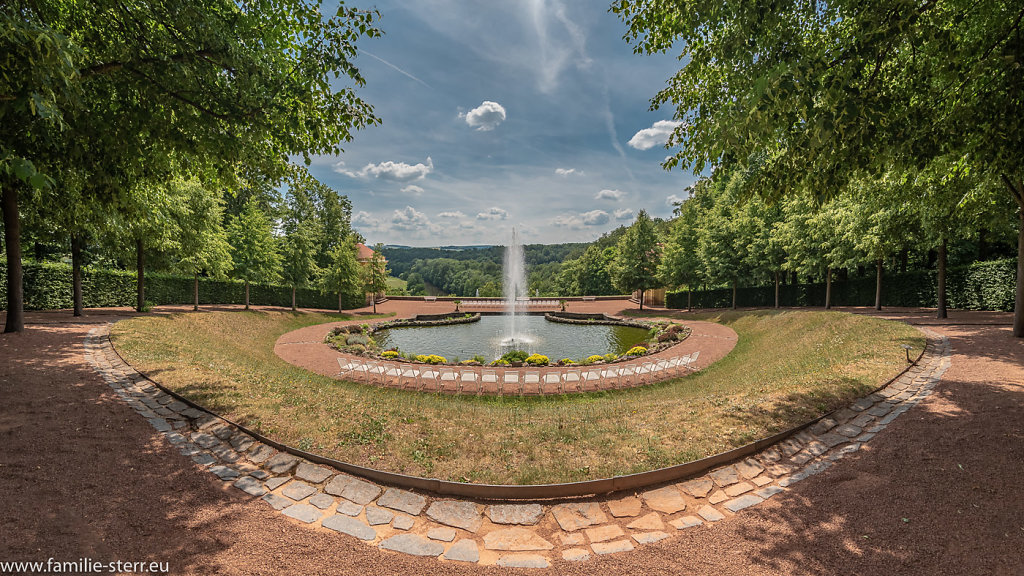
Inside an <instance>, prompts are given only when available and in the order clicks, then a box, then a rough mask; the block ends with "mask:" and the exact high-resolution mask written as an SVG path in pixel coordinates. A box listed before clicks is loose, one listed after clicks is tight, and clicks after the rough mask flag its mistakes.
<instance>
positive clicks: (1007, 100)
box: [612, 0, 1024, 337]
mask: <svg viewBox="0 0 1024 576" xmlns="http://www.w3.org/2000/svg"><path fill="white" fill-rule="evenodd" d="M612 10H613V11H614V12H616V13H618V14H619V15H620V16H621V17H622V18H623V19H624V20H625V21H626V22H627V23H628V25H629V31H628V32H627V34H626V38H627V40H629V41H631V42H635V49H636V51H638V52H649V53H654V52H663V51H666V50H669V49H671V48H672V47H673V46H676V45H681V46H682V54H681V58H682V59H683V60H684V61H685V62H686V65H685V66H684V67H683V68H682V69H681V70H679V72H678V73H676V75H675V76H674V77H673V78H672V79H671V80H670V81H669V84H668V87H666V88H665V89H664V90H662V91H661V92H660V93H659V94H658V95H657V96H655V98H654V99H653V101H652V107H654V108H658V107H659V106H661V105H665V104H672V105H676V106H677V108H676V110H675V113H674V116H675V119H676V120H677V121H678V122H679V124H678V127H677V128H676V131H675V133H674V135H673V136H672V137H671V138H670V139H669V143H668V145H669V146H670V147H673V146H680V150H679V151H678V152H677V153H676V154H674V155H673V156H672V157H670V158H669V159H668V160H667V161H666V163H665V166H666V167H667V168H671V167H674V166H683V167H686V168H691V169H693V170H695V171H696V172H700V171H702V170H703V169H704V167H705V166H707V165H712V164H721V165H723V166H733V165H743V164H744V163H745V162H747V160H748V159H749V158H750V157H751V155H752V154H754V153H764V154H766V156H765V157H766V162H765V165H764V170H762V172H761V174H760V175H759V176H758V178H755V179H754V180H753V181H751V182H750V183H749V186H748V188H747V190H748V192H749V193H753V192H754V191H760V192H762V193H763V192H764V191H771V192H770V193H771V195H774V196H781V195H790V194H798V193H813V194H816V195H819V196H823V197H829V196H832V195H835V194H838V193H840V192H841V191H842V190H844V189H845V188H846V185H847V184H848V182H849V181H850V180H851V179H853V178H855V177H856V176H858V175H859V174H861V173H863V172H867V173H871V174H874V175H879V174H881V173H883V172H885V171H886V170H889V169H892V168H893V167H894V166H895V167H896V170H897V171H898V172H906V171H913V170H919V169H922V168H925V167H926V166H928V165H929V164H930V163H932V162H933V161H935V160H937V159H939V158H943V157H952V158H955V159H963V160H965V161H967V162H969V163H970V165H971V166H972V168H973V169H974V170H975V171H977V172H980V173H984V174H986V175H988V176H989V177H991V178H992V179H994V180H997V181H998V182H1000V183H1001V185H1002V187H1003V189H1004V190H1005V191H1006V192H1007V193H1008V195H1009V196H1010V198H1011V199H1012V200H1013V202H1014V205H1015V210H1016V213H1017V219H1018V258H1017V265H1018V270H1017V289H1016V305H1015V314H1014V328H1013V333H1014V335H1015V336H1017V337H1024V99H1022V98H1021V94H1022V93H1024V74H1022V73H1021V65H1022V64H1021V63H1022V61H1024V43H1022V42H1021V40H1020V39H1021V26H1022V21H1024V7H1022V6H1021V5H1020V2H1014V1H1011V0H993V1H991V2H985V3H980V4H979V3H977V2H971V1H968V0H949V1H944V2H934V1H933V2H919V1H916V0H894V1H892V2H877V3H871V4H864V3H863V2H857V1H854V0H839V1H835V2H791V3H784V4H777V3H775V4H772V5H771V6H770V7H769V6H766V5H765V4H764V3H761V2H732V3H726V4H722V3H721V2H715V1H712V0H702V1H697V2H688V3H686V4H677V3H666V2H661V1H660V0H617V1H616V2H615V4H614V5H613V6H612Z"/></svg>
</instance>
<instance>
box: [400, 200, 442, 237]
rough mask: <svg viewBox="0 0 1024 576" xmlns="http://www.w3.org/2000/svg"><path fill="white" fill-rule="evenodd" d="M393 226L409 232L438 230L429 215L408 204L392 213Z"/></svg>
mask: <svg viewBox="0 0 1024 576" xmlns="http://www.w3.org/2000/svg"><path fill="white" fill-rule="evenodd" d="M391 227H392V228H394V229H395V230H404V231H407V232H418V231H421V230H431V231H433V230H436V229H437V228H438V227H437V226H436V225H434V224H432V223H431V222H430V219H429V218H427V215H426V214H424V213H423V212H420V211H419V210H416V209H415V208H413V207H412V206H406V207H405V208H403V209H401V210H395V211H394V213H392V215H391Z"/></svg>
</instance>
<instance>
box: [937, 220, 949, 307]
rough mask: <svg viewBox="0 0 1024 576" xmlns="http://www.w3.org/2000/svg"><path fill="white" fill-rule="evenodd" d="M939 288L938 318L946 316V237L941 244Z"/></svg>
mask: <svg viewBox="0 0 1024 576" xmlns="http://www.w3.org/2000/svg"><path fill="white" fill-rule="evenodd" d="M938 266H939V287H938V288H939V289H938V296H939V298H938V300H939V302H938V308H939V310H938V314H937V317H938V318H946V317H947V315H946V239H945V238H943V239H942V243H941V244H939V258H938Z"/></svg>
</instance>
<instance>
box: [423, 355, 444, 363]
mask: <svg viewBox="0 0 1024 576" xmlns="http://www.w3.org/2000/svg"><path fill="white" fill-rule="evenodd" d="M426 363H427V364H447V363H448V359H447V358H445V357H444V356H438V355H437V354H431V355H430V356H427V359H426Z"/></svg>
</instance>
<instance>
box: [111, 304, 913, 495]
mask: <svg viewBox="0 0 1024 576" xmlns="http://www.w3.org/2000/svg"><path fill="white" fill-rule="evenodd" d="M338 319H339V317H338V316H337V315H323V314H316V313H305V312H299V313H292V312H286V311H281V312H277V311H274V312H262V311H261V312H257V311H251V312H207V313H201V314H176V315H170V316H149V317H140V318H135V319H131V320H125V321H122V322H119V323H118V324H116V325H115V326H114V328H113V330H112V338H113V341H114V343H115V345H116V346H117V348H118V350H119V351H120V352H121V353H122V354H123V355H124V356H125V358H126V359H127V360H128V361H129V362H131V363H132V364H133V365H134V366H136V367H137V368H139V369H140V370H142V371H144V372H146V373H147V374H149V375H150V376H151V377H153V378H154V379H155V380H157V381H159V382H161V383H162V384H164V385H165V386H168V387H170V388H172V389H174V390H176V391H178V392H180V393H182V394H184V395H186V396H188V397H189V398H192V399H194V400H196V401H198V402H200V403H202V404H204V405H206V406H208V407H210V408H211V409H213V410H215V411H218V412H220V413H222V414H224V415H225V416H227V417H229V418H231V419H234V420H237V421H239V422H242V423H244V424H246V425H247V426H250V427H253V428H254V429H257V430H259V431H261V432H262V433H264V434H267V435H269V436H271V437H273V438H275V439H277V440H279V441H281V442H284V443H287V444H291V445H293V446H297V447H300V448H302V449H304V450H313V451H316V452H319V453H321V454H323V455H325V456H329V457H332V458H336V459H339V460H344V461H348V462H353V463H357V464H361V465H366V466H372V467H375V468H380V469H385V470H391V471H394V472H400V473H405V474H416V475H423V476H435V477H439V478H444V479H449V480H456V481H467V482H482V483H496V484H504V483H518V484H538V483H547V482H570V481H579V480H586V479H592V478H600V477H606V476H614V475H618V474H627V473H633V472H639V471H643V470H649V469H653V468H658V467H663V466H669V465H673V464H679V463H683V462H687V461H690V460H693V459H696V458H701V457H704V456H708V455H711V454H714V453H717V452H721V451H723V450H727V449H729V448H733V447H736V446H740V445H742V444H745V443H748V442H750V441H752V440H755V439H757V438H760V437H763V436H766V435H769V434H771V433H773V432H777V431H780V430H783V429H786V428H788V427H791V426H793V425H795V424H798V423H801V422H803V421H805V420H808V419H810V418H812V417H815V416H817V415H820V414H822V413H824V412H827V411H829V410H832V409H834V408H838V407H840V406H843V405H845V404H846V403H848V402H850V401H851V400H853V399H855V398H857V397H858V396H860V395H862V394H864V393H865V392H867V391H868V390H870V389H872V388H874V387H876V386H877V385H879V384H881V383H882V382H884V381H885V380H887V379H889V378H890V377H892V376H893V375H894V374H896V373H897V372H898V371H899V370H901V369H902V368H903V367H904V365H905V360H904V351H903V349H902V348H900V345H901V344H910V345H911V346H913V347H914V349H915V351H920V350H921V348H922V347H923V345H924V338H923V336H922V335H921V334H920V333H919V332H918V331H917V330H915V329H913V328H911V327H910V326H907V325H904V324H900V323H895V322H888V321H885V320H880V319H877V318H869V317H864V316H856V315H851V314H845V313H837V312H802V311H784V312H775V311H758V312H722V313H719V314H713V315H705V316H701V317H700V319H705V320H712V321H717V322H721V323H723V324H725V325H728V326H730V327H732V329H733V330H735V331H736V332H737V334H738V335H739V341H738V343H737V345H736V348H735V349H734V350H733V351H732V352H731V353H730V354H729V355H728V356H726V357H725V358H724V359H722V360H721V361H719V362H717V363H716V364H714V365H712V366H710V367H708V368H707V369H706V370H704V371H702V372H700V373H698V374H694V375H690V376H687V377H685V378H681V379H678V380H674V381H670V382H666V383H662V384H658V385H654V386H649V387H646V388H641V389H634V390H623V391H616V392H605V393H597V394H587V395H579V396H569V397H545V398H476V397H455V396H445V395H432V394H418V393H414V392H404V391H398V390H386V389H378V388H375V387H367V386H364V385H360V384H356V383H351V382H339V381H336V380H332V379H330V378H327V377H323V376H319V375H316V374H312V373H310V372H307V371H305V370H302V369H300V368H296V367H294V366H291V365H290V364H287V363H286V362H284V361H282V360H281V359H279V358H278V357H277V356H275V355H274V353H273V347H274V342H275V341H276V339H277V338H278V336H280V335H281V334H284V333H285V332H288V331H291V330H294V329H296V328H299V327H302V326H309V325H313V324H320V323H323V322H329V321H333V320H338ZM915 351H912V354H914V353H916V352H915Z"/></svg>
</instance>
